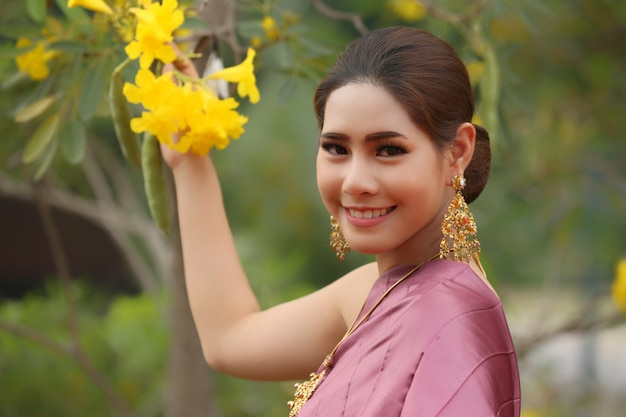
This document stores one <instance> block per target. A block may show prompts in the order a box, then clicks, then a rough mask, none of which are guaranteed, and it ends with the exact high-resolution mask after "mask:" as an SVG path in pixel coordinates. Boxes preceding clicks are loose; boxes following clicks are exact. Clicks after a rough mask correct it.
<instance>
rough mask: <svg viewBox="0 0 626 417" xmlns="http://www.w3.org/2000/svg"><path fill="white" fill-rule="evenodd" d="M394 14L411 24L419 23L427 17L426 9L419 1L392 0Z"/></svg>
mask: <svg viewBox="0 0 626 417" xmlns="http://www.w3.org/2000/svg"><path fill="white" fill-rule="evenodd" d="M390 6H391V9H392V10H393V12H394V13H395V14H396V15H398V16H400V17H401V18H403V19H404V20H407V21H409V22H417V21H419V20H422V19H423V18H424V17H425V16H426V12H427V11H426V7H425V6H424V4H423V3H422V2H421V1H418V0H390Z"/></svg>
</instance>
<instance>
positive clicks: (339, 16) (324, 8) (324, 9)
mask: <svg viewBox="0 0 626 417" xmlns="http://www.w3.org/2000/svg"><path fill="white" fill-rule="evenodd" d="M311 4H313V6H314V7H315V8H316V9H317V11H319V12H320V13H321V14H323V15H324V16H327V17H330V18H331V19H335V20H346V21H348V22H352V24H353V25H354V28H355V29H356V30H357V31H358V32H359V33H360V34H361V35H365V34H366V33H367V32H369V29H368V28H367V26H365V23H363V18H362V17H361V16H360V15H358V14H356V13H348V12H342V11H340V10H335V9H333V8H331V7H329V6H328V5H327V4H325V3H324V2H323V1H322V0H311Z"/></svg>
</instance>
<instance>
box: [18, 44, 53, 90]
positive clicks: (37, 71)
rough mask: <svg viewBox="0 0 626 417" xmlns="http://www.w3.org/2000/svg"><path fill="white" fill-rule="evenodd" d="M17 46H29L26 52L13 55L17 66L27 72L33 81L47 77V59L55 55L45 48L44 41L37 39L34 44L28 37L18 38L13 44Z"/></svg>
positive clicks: (48, 71)
mask: <svg viewBox="0 0 626 417" xmlns="http://www.w3.org/2000/svg"><path fill="white" fill-rule="evenodd" d="M15 46H16V47H17V48H18V49H19V48H30V49H29V50H28V51H27V52H25V53H23V54H21V55H18V56H17V57H15V63H16V64H17V68H18V69H19V70H20V71H21V72H23V73H25V74H28V76H29V77H30V78H32V79H33V80H35V81H41V80H44V79H46V78H48V75H49V74H50V69H49V68H48V61H50V60H51V59H52V58H54V57H55V56H56V52H54V51H49V50H46V42H44V41H38V42H37V43H36V44H35V46H33V42H32V41H31V40H30V39H28V38H18V40H17V43H16V45H15Z"/></svg>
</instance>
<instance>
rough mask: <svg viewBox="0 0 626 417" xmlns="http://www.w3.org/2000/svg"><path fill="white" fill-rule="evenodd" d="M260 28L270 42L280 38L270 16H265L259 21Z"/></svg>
mask: <svg viewBox="0 0 626 417" xmlns="http://www.w3.org/2000/svg"><path fill="white" fill-rule="evenodd" d="M261 27H262V28H263V30H264V31H265V36H267V38H268V39H270V40H273V41H275V40H277V39H278V38H279V37H280V32H278V29H277V28H276V21H275V20H274V18H273V17H271V16H265V17H264V18H263V20H262V21H261Z"/></svg>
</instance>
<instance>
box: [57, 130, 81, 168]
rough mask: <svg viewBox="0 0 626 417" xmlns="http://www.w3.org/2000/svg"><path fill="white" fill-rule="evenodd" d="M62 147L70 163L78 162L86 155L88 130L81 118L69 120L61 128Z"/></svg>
mask: <svg viewBox="0 0 626 417" xmlns="http://www.w3.org/2000/svg"><path fill="white" fill-rule="evenodd" d="M59 136H60V138H61V149H62V150H63V154H64V155H65V159H67V161H68V162H69V163H70V164H74V165H75V164H78V163H79V162H81V161H82V160H83V158H84V156H85V142H86V131H85V125H83V123H82V122H81V121H80V120H77V119H74V120H69V121H68V122H67V123H66V124H65V126H63V128H62V129H61V133H60V135H59Z"/></svg>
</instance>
